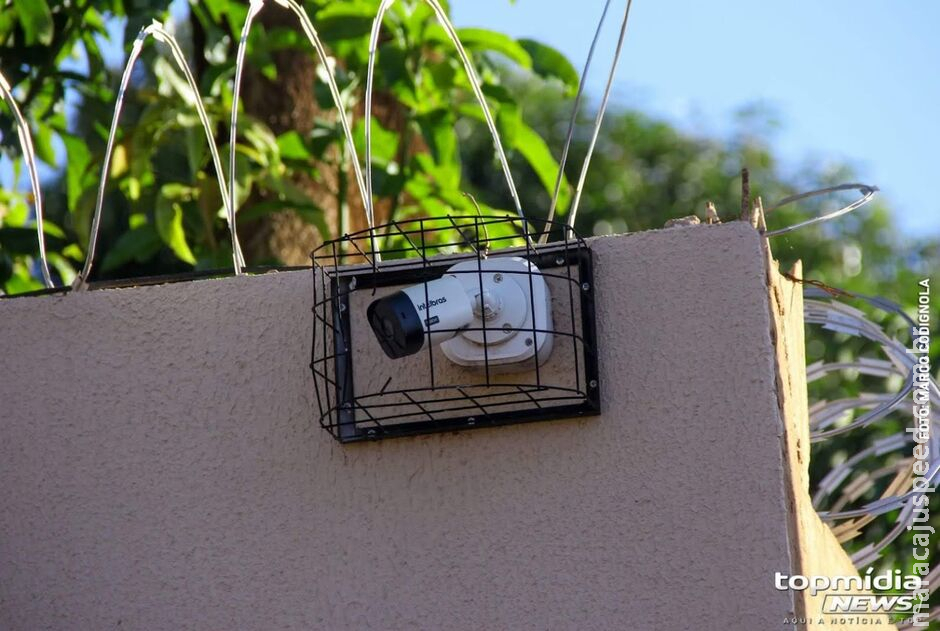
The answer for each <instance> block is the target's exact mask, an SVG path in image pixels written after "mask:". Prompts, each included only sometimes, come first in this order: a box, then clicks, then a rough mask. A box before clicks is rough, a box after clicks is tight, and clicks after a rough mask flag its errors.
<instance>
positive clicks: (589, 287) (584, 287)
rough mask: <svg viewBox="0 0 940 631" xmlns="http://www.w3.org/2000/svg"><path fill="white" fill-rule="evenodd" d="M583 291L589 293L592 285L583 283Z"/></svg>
mask: <svg viewBox="0 0 940 631" xmlns="http://www.w3.org/2000/svg"><path fill="white" fill-rule="evenodd" d="M581 289H583V290H584V291H589V290H590V289H591V284H590V283H581Z"/></svg>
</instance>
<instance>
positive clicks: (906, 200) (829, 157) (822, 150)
mask: <svg viewBox="0 0 940 631" xmlns="http://www.w3.org/2000/svg"><path fill="white" fill-rule="evenodd" d="M603 5H604V3H603V0H578V1H577V2H572V1H571V0H517V1H516V2H515V3H510V2H509V1H508V0H451V6H452V11H453V16H454V21H455V23H456V24H457V25H458V26H480V27H487V28H493V29H499V30H501V31H504V32H506V33H508V34H510V35H513V36H516V37H532V38H536V39H539V40H541V41H543V42H545V43H548V44H551V45H553V46H555V47H556V48H558V49H560V50H561V51H562V52H563V53H565V54H566V55H567V56H568V58H569V59H571V61H572V63H574V65H575V66H576V67H577V68H579V69H580V68H581V66H582V65H583V63H584V58H585V56H586V55H587V50H588V47H589V46H590V42H591V37H592V35H593V33H594V28H595V26H596V23H597V19H598V18H599V16H600V14H601V10H602V8H603ZM622 7H623V2H622V1H621V0H614V2H613V3H612V5H611V9H610V12H609V13H608V17H607V23H606V28H605V36H604V39H602V40H601V42H600V43H599V44H598V50H597V53H595V61H594V65H593V67H592V76H591V77H590V78H589V82H588V89H589V90H590V92H591V93H592V94H594V95H600V94H601V93H602V91H603V86H604V83H605V81H606V74H607V67H608V60H609V59H610V56H611V55H612V53H613V49H614V46H615V43H616V34H617V30H618V29H619V24H620V18H621V16H622V12H623V8H622ZM613 99H614V101H615V102H616V103H619V104H621V105H625V106H631V107H638V108H640V109H642V110H643V111H645V112H648V113H650V114H652V115H655V116H659V117H662V118H666V119H668V120H670V121H672V122H674V123H677V124H679V125H680V126H681V127H682V128H683V129H686V130H688V131H690V132H692V133H702V134H717V135H720V134H722V133H724V132H727V131H728V129H730V126H731V123H732V121H733V114H734V112H735V110H736V109H738V108H740V107H741V106H743V105H747V104H751V103H761V104H763V105H766V106H769V107H771V108H772V109H773V110H774V111H775V113H776V114H777V115H778V117H779V118H780V120H781V121H782V124H783V125H782V128H781V130H780V131H779V132H778V133H777V135H776V136H775V137H774V138H773V139H772V140H773V142H772V145H773V146H774V147H775V148H777V149H778V150H779V151H780V153H781V155H782V156H783V158H784V159H785V162H786V165H787V166H788V167H789V168H792V169H796V168H798V167H799V165H800V164H801V163H804V162H805V161H806V160H812V161H814V162H815V163H816V164H821V165H825V164H826V163H829V162H834V161H837V162H848V163H849V164H851V165H853V166H854V167H855V168H856V170H857V172H858V173H859V176H860V178H861V179H862V180H863V181H865V182H869V183H873V184H876V185H877V186H879V187H880V188H881V189H882V191H883V194H884V195H885V196H886V197H887V199H888V200H889V201H890V203H891V207H892V208H893V209H894V210H895V212H896V213H897V218H898V223H899V225H900V226H901V228H902V229H903V230H904V231H905V232H906V233H908V234H912V235H913V234H923V233H933V234H937V233H940V201H938V199H940V194H938V192H937V191H936V189H935V186H936V183H935V181H934V179H933V178H935V177H938V176H940V173H938V166H937V165H938V159H937V155H936V154H937V151H938V150H940V2H935V1H933V0H907V1H906V2H887V1H886V0H853V1H849V0H799V1H790V2H767V1H764V2H754V1H750V2H744V1H743V0H738V1H736V2H731V1H726V0H717V1H715V2H689V1H684V2H680V1H678V0H635V1H634V3H633V8H632V9H631V16H630V25H629V27H628V30H627V40H626V44H625V46H624V51H623V57H622V59H621V62H620V66H619V69H618V72H617V78H616V81H615V84H614V92H613ZM859 212H865V211H864V209H862V210H860V211H859Z"/></svg>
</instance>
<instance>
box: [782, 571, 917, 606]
mask: <svg viewBox="0 0 940 631" xmlns="http://www.w3.org/2000/svg"><path fill="white" fill-rule="evenodd" d="M870 572H871V571H870V570H869V573H868V574H866V575H864V576H858V575H856V576H803V575H802V574H793V575H787V574H783V573H782V572H776V573H774V587H775V588H776V589H778V590H780V591H786V590H793V591H798V592H802V591H806V590H809V592H810V594H812V595H813V596H816V595H817V594H818V593H819V592H827V593H826V594H825V596H824V598H823V604H822V610H821V612H820V613H822V614H843V615H862V614H867V615H873V614H887V615H896V616H911V615H913V614H915V613H917V612H918V610H919V607H920V606H921V605H922V604H926V603H924V602H922V600H921V599H920V598H919V597H918V591H919V590H920V589H921V587H922V579H921V577H919V576H914V575H906V576H902V575H901V570H894V571H893V572H886V573H884V574H876V575H874V576H873V575H872V574H871V573H870ZM873 590H874V591H876V592H878V593H871V592H872V591H873Z"/></svg>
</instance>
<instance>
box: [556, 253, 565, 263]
mask: <svg viewBox="0 0 940 631" xmlns="http://www.w3.org/2000/svg"><path fill="white" fill-rule="evenodd" d="M564 264H565V257H563V256H562V255H560V254H559V255H558V256H556V257H555V265H564Z"/></svg>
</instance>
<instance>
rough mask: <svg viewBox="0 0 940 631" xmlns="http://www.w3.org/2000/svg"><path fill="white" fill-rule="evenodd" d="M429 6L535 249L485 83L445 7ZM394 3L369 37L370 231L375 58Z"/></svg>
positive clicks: (382, 8) (386, 3)
mask: <svg viewBox="0 0 940 631" xmlns="http://www.w3.org/2000/svg"><path fill="white" fill-rule="evenodd" d="M425 1H426V2H427V4H428V5H429V6H430V7H431V9H432V10H433V11H434V14H435V16H436V17H437V21H438V22H439V23H440V25H441V27H442V28H443V29H444V31H445V32H446V33H447V37H448V38H450V40H451V41H452V42H453V44H454V47H455V48H456V49H457V55H458V56H459V57H460V61H461V63H462V64H463V67H464V71H465V72H466V74H467V79H468V80H469V81H470V88H471V89H472V91H473V96H474V97H475V98H476V100H477V102H478V103H479V105H480V109H481V110H482V111H483V119H484V120H485V122H486V126H487V129H489V132H490V135H491V136H492V137H493V146H494V148H495V149H496V155H497V157H498V158H499V163H500V166H501V167H502V170H503V176H504V177H505V179H506V185H507V186H508V187H509V194H510V196H511V197H512V202H513V205H514V206H515V209H516V214H517V215H518V216H519V218H520V219H522V220H523V226H524V229H525V231H526V234H525V238H526V241H527V242H528V243H529V245H530V246H534V245H535V243H534V242H533V239H532V236H531V235H530V234H529V231H528V228H527V227H526V226H527V225H528V224H527V222H526V216H525V213H524V212H523V211H522V203H521V202H520V200H519V193H518V192H517V191H516V183H515V180H513V177H512V172H511V170H510V168H509V160H508V159H507V158H506V152H505V151H504V150H503V142H502V140H501V139H500V137H499V131H498V130H497V129H496V123H495V122H494V121H493V115H492V113H491V112H490V106H489V104H488V103H487V101H486V97H485V96H484V94H483V89H482V88H481V87H480V85H481V83H482V81H481V80H480V77H479V75H478V74H477V71H476V69H475V68H474V66H473V62H472V61H471V60H470V56H469V55H468V54H467V51H466V49H465V48H464V47H463V44H462V43H461V41H460V37H458V36H457V31H456V29H455V28H454V25H453V24H452V23H451V21H450V19H449V18H448V17H447V12H446V11H444V8H443V7H442V6H441V4H440V2H438V0H425ZM394 2H395V0H382V3H381V4H380V5H379V10H378V12H377V13H376V15H375V19H374V20H373V22H372V32H371V34H370V35H369V61H368V70H367V73H366V90H365V107H364V109H365V113H364V120H365V144H366V150H365V154H366V155H365V160H366V176H365V180H366V182H365V183H366V200H367V203H368V205H367V206H366V213H367V215H368V216H369V220H370V230H371V225H372V224H371V222H372V221H373V219H374V217H375V209H374V200H373V198H372V88H373V84H374V80H375V57H376V52H377V50H378V45H379V31H380V30H381V26H382V20H383V18H384V17H385V14H386V13H387V12H388V10H389V8H391V6H392V4H394ZM370 238H373V239H374V236H373V235H372V234H371V232H370Z"/></svg>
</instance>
